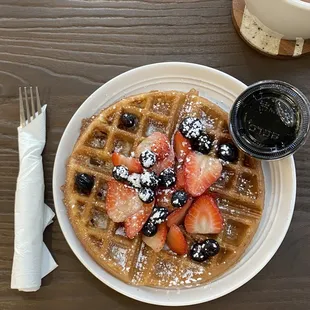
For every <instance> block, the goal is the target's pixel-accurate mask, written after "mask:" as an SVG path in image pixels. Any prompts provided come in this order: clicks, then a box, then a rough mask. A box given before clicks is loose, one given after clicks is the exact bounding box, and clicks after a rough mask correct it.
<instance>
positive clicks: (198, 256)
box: [189, 243, 209, 263]
mask: <svg viewBox="0 0 310 310" xmlns="http://www.w3.org/2000/svg"><path fill="white" fill-rule="evenodd" d="M189 256H190V257H191V259H192V260H194V261H196V262H200V263H201V262H204V261H206V260H207V259H208V258H209V256H208V255H206V253H205V251H204V250H203V246H202V243H194V244H192V246H191V248H190V252H189Z"/></svg>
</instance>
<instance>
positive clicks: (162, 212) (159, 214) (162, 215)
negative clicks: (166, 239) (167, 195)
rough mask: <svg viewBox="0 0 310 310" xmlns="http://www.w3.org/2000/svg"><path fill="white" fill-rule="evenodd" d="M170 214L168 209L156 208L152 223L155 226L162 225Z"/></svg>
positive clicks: (151, 219)
mask: <svg viewBox="0 0 310 310" xmlns="http://www.w3.org/2000/svg"><path fill="white" fill-rule="evenodd" d="M168 214H169V211H168V209H167V208H165V207H157V206H155V207H154V208H153V211H152V214H151V216H150V221H152V222H153V223H155V224H161V223H163V222H165V221H166V219H167V216H168Z"/></svg>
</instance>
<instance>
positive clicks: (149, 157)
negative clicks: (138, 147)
mask: <svg viewBox="0 0 310 310" xmlns="http://www.w3.org/2000/svg"><path fill="white" fill-rule="evenodd" d="M139 158H140V163H141V165H142V166H143V168H146V169H147V168H151V167H152V166H154V165H155V163H156V154H155V153H154V152H152V151H150V150H145V151H143V152H142V153H141V154H140V157H139Z"/></svg>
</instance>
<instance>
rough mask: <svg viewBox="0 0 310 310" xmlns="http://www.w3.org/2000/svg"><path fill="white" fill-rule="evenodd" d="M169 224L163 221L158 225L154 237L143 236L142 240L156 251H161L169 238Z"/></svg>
mask: <svg viewBox="0 0 310 310" xmlns="http://www.w3.org/2000/svg"><path fill="white" fill-rule="evenodd" d="M167 231H168V229H167V225H166V223H161V224H159V225H158V229H157V233H156V234H155V236H153V237H146V236H144V235H143V236H142V240H143V242H144V243H145V244H147V245H148V246H149V247H151V248H152V249H153V250H154V251H155V252H159V251H160V250H161V249H162V248H163V247H164V245H165V243H166V238H167Z"/></svg>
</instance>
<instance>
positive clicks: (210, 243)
mask: <svg viewBox="0 0 310 310" xmlns="http://www.w3.org/2000/svg"><path fill="white" fill-rule="evenodd" d="M202 247H203V251H204V252H205V254H206V255H207V256H215V255H216V254H218V253H219V251H220V245H219V244H218V242H217V241H216V240H214V239H207V240H205V241H204V242H203V243H202Z"/></svg>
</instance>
